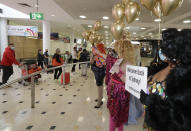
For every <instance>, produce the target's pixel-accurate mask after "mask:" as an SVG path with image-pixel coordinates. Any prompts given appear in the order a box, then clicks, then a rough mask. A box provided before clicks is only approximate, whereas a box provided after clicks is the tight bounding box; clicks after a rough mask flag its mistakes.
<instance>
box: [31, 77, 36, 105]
mask: <svg viewBox="0 0 191 131" xmlns="http://www.w3.org/2000/svg"><path fill="white" fill-rule="evenodd" d="M31 108H35V83H34V76H32V77H31Z"/></svg>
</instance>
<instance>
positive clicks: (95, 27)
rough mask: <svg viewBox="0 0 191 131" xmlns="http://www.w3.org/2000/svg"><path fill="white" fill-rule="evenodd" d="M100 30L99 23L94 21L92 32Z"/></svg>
mask: <svg viewBox="0 0 191 131" xmlns="http://www.w3.org/2000/svg"><path fill="white" fill-rule="evenodd" d="M100 29H101V21H96V23H95V24H94V30H95V31H98V30H100Z"/></svg>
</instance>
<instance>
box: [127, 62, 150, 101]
mask: <svg viewBox="0 0 191 131" xmlns="http://www.w3.org/2000/svg"><path fill="white" fill-rule="evenodd" d="M147 71H148V69H147V68H146V67H140V66H132V65H127V66H126V82H125V89H126V90H127V91H128V92H129V93H131V94H132V95H134V96H136V97H137V98H140V91H141V90H143V91H144V92H147Z"/></svg>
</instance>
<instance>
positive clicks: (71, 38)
mask: <svg viewBox="0 0 191 131" xmlns="http://www.w3.org/2000/svg"><path fill="white" fill-rule="evenodd" d="M74 46H75V43H74V29H72V34H71V37H70V52H71V53H72V51H73V47H74Z"/></svg>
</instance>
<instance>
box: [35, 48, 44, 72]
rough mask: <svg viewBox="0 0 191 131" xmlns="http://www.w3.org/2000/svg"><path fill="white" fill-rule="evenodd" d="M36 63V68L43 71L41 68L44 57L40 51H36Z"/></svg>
mask: <svg viewBox="0 0 191 131" xmlns="http://www.w3.org/2000/svg"><path fill="white" fill-rule="evenodd" d="M37 61H38V66H41V68H42V69H44V67H43V62H44V55H43V53H42V50H41V49H39V50H38V54H37Z"/></svg>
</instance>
